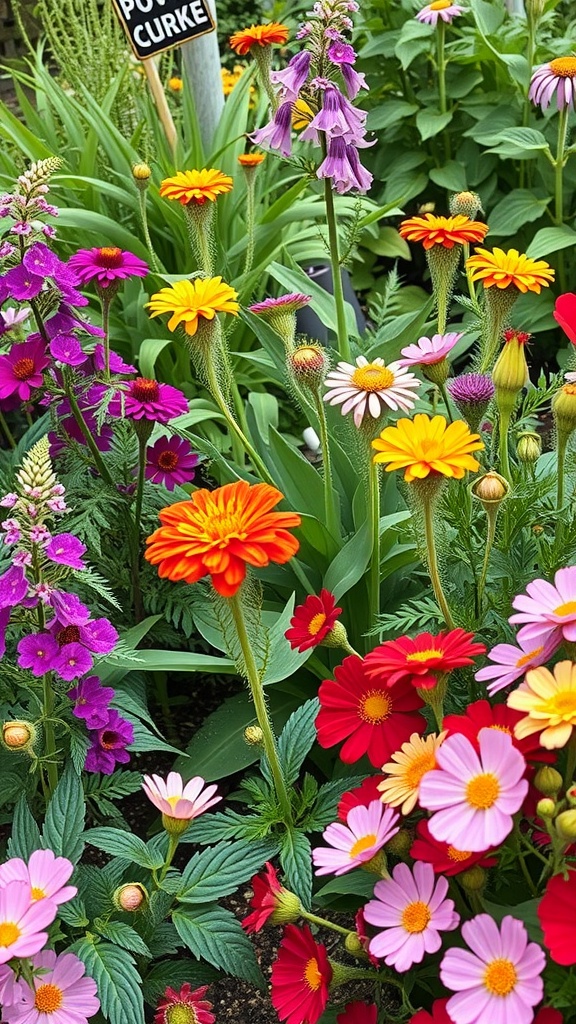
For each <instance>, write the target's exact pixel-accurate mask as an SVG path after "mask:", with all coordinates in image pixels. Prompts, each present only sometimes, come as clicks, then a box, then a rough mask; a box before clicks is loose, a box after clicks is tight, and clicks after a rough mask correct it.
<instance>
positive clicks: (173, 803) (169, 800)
mask: <svg viewBox="0 0 576 1024" xmlns="http://www.w3.org/2000/svg"><path fill="white" fill-rule="evenodd" d="M180 799H181V797H179V796H167V797H166V803H167V804H170V807H171V808H172V810H174V808H175V807H176V804H177V803H178V801H179V800H180Z"/></svg>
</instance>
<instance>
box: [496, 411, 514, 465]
mask: <svg viewBox="0 0 576 1024" xmlns="http://www.w3.org/2000/svg"><path fill="white" fill-rule="evenodd" d="M509 431H510V410H509V409H500V419H499V422H498V435H499V437H498V443H499V451H500V472H501V473H502V476H505V477H506V479H507V480H508V482H509V483H511V482H512V477H511V475H510V460H509V458H508V434H509Z"/></svg>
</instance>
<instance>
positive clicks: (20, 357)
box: [0, 340, 50, 402]
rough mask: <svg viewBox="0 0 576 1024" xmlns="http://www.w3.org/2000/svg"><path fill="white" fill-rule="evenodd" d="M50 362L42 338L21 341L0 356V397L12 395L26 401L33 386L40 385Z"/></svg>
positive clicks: (37, 386)
mask: <svg viewBox="0 0 576 1024" xmlns="http://www.w3.org/2000/svg"><path fill="white" fill-rule="evenodd" d="M49 363H50V358H49V356H48V355H47V354H46V346H45V344H44V342H43V341H42V340H36V341H21V342H19V343H18V344H17V345H13V346H12V348H11V349H10V351H9V352H7V353H6V354H5V355H2V356H0V399H3V398H10V397H11V396H12V395H14V396H15V397H16V398H17V399H18V400H19V401H21V402H27V401H28V399H29V398H30V396H31V394H32V392H33V391H34V389H35V388H39V387H42V381H43V371H44V370H45V369H46V367H47V366H48V365H49Z"/></svg>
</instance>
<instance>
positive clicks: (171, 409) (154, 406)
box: [108, 377, 188, 423]
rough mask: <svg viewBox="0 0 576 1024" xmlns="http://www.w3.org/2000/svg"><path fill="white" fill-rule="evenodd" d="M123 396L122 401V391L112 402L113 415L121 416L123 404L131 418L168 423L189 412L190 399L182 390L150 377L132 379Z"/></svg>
mask: <svg viewBox="0 0 576 1024" xmlns="http://www.w3.org/2000/svg"><path fill="white" fill-rule="evenodd" d="M122 396H123V403H122V402H121V401H120V393H119V398H118V400H117V401H115V402H111V403H110V406H109V408H108V411H109V413H110V415H111V416H121V414H122V404H123V405H124V415H125V416H127V417H128V419H131V420H153V421H154V422H156V423H168V421H169V420H173V419H175V418H176V416H183V415H184V413H186V412H188V399H187V398H186V395H184V394H183V393H182V391H179V390H178V388H173V387H171V385H170V384H159V383H158V381H157V380H151V379H149V378H148V377H136V379H135V380H131V381H130V382H129V384H128V386H127V390H126V391H124V392H122Z"/></svg>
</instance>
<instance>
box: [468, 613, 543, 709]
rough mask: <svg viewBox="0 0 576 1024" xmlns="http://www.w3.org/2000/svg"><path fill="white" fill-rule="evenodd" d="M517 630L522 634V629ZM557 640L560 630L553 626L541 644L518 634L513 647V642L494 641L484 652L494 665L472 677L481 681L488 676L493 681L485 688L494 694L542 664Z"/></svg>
mask: <svg viewBox="0 0 576 1024" xmlns="http://www.w3.org/2000/svg"><path fill="white" fill-rule="evenodd" d="M520 632H521V633H522V632H523V630H520ZM561 643H562V637H561V635H560V630H556V629H555V630H554V632H553V633H550V635H549V636H548V637H546V638H545V640H544V642H543V643H541V644H536V646H535V645H534V641H531V640H529V639H527V638H526V637H524V636H523V637H520V635H519V636H518V647H515V646H514V644H496V647H493V648H492V650H491V651H489V652H488V657H489V658H490V661H492V662H494V664H493V665H485V667H484V668H481V669H480V671H479V672H476V676H475V678H476V679H477V680H478V682H479V683H484V682H486V681H487V680H489V679H492V680H493V682H491V683H489V684H488V686H487V687H486V689H487V690H488V693H489V694H490V696H491V697H493V696H494V694H495V693H498V692H499V691H500V690H504V689H505V688H506V687H507V686H510V684H511V683H515V682H516V680H517V679H520V677H521V676H524V675H525V674H526V672H528V670H529V669H531V668H538V666H539V665H545V664H546V662H547V661H548V659H549V658H551V657H552V655H553V654H554V652H555V651H556V650H558V647H559V646H560V644H561Z"/></svg>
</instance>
